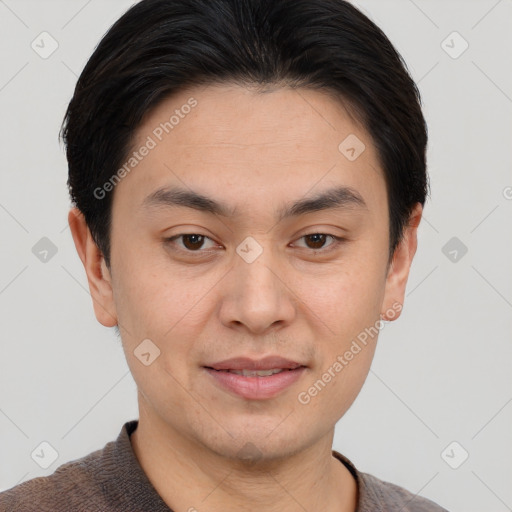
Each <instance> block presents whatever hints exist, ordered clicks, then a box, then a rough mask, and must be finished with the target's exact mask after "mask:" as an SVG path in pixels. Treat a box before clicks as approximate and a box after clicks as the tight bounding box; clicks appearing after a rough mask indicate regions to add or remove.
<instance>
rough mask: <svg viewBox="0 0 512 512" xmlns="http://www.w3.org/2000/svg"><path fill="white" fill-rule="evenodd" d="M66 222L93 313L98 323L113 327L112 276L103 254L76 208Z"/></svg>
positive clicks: (115, 319)
mask: <svg viewBox="0 0 512 512" xmlns="http://www.w3.org/2000/svg"><path fill="white" fill-rule="evenodd" d="M68 223H69V227H70V229H71V234H72V235H73V241H74V242H75V247H76V250H77V252H78V256H79V257H80V259H81V260H82V264H83V266H84V269H85V273H86V274H87V280H88V281H89V290H90V292H91V297H92V303H93V306H94V314H95V315H96V318H97V320H98V322H99V323H100V324H102V325H104V326H105V327H114V326H115V325H117V314H116V309H115V303H114V294H113V292H112V277H111V275H110V271H109V270H108V268H107V265H106V263H105V259H104V257H103V254H102V252H101V251H100V249H99V248H98V246H97V245H96V242H95V241H94V239H93V237H92V235H91V232H90V230H89V227H88V226H87V224H86V222H85V218H84V216H83V214H82V212H81V211H80V210H78V208H72V209H71V210H70V211H69V214H68Z"/></svg>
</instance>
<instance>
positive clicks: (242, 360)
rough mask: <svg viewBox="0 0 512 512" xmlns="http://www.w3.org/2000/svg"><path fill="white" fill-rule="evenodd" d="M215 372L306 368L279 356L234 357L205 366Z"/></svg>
mask: <svg viewBox="0 0 512 512" xmlns="http://www.w3.org/2000/svg"><path fill="white" fill-rule="evenodd" d="M204 366H205V367H206V368H213V369H214V370H271V369H273V368H283V369H291V370H294V369H295V368H299V367H300V366H304V365H303V364H301V363H298V362H296V361H292V360H291V359H285V358H284V357H279V356H267V357H264V358H262V359H251V358H250V357H233V358H231V359H226V360H224V361H219V362H217V363H211V364H208V365H204Z"/></svg>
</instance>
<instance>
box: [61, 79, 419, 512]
mask: <svg viewBox="0 0 512 512" xmlns="http://www.w3.org/2000/svg"><path fill="white" fill-rule="evenodd" d="M190 97H194V98H195V99H196V100H197V102H198V104H197V106H196V107H195V108H194V109H192V110H191V112H190V113H189V114H188V115H187V116H185V117H184V118H183V119H181V120H180V123H179V124H178V125H177V126H175V128H174V129H173V130H172V131H171V132H170V133H169V134H167V135H165V137H164V138H163V140H162V141H161V142H159V143H158V145H157V146H156V147H155V148H154V149H152V150H151V151H150V152H149V154H148V155H147V156H146V157H145V158H144V159H143V160H142V161H141V162H140V163H139V164H138V165H137V167H136V168H135V169H134V170H133V171H132V172H131V173H129V174H128V175H127V176H126V177H124V178H123V179H122V180H121V182H120V183H119V184H118V185H117V186H116V188H115V193H114V201H113V210H112V232H111V247H112V252H111V268H110V269H109V268H107V266H106V265H105V261H104V259H103V256H102V254H101V252H100V251H99V250H98V248H97V246H96V244H95V243H94V241H93V239H92V237H91V234H90V232H89V230H88V228H87V226H86V224H85V222H84V219H83V216H82V215H81V214H80V212H79V211H78V210H76V209H72V210H71V211H70V213H69V224H70V227H71V231H72V234H73V238H74V241H75V245H76V248H77V251H78V254H79V256H80V258H81V260H82V262H83V265H84V267H85V270H86V273H87V277H88V281H89V287H90V291H91V295H92V298H93V304H94V310H95V314H96V317H97V319H98V321H99V322H100V323H101V324H103V325H105V326H108V327H111V326H115V325H118V326H119V329H120V333H121V336H122V342H123V347H124V350H125V354H126V358H127V362H128V365H129V367H130V370H131V372H132V374H133V377H134V379H135V382H136V383H137V386H138V403H139V412H140V418H139V425H138V428H137V429H136V431H135V432H134V433H133V434H132V436H131V442H132V446H133V448H134V451H135V454H136V456H137V458H138V460H139V462H140V464H141V466H142V468H143V469H144V471H145V472H146V474H147V475H148V478H149V479H150V481H151V482H152V484H153V486H154V487H155V488H156V490H157V491H158V493H159V494H160V496H161V497H162V499H163V500H164V501H165V502H166V503H167V504H168V505H169V507H171V508H172V509H173V510H176V511H187V510H193V509H192V508H191V507H194V508H195V509H197V510H199V511H201V510H208V511H209V512H217V511H225V510H265V511H274V510H275V511H277V510H279V511H280V512H283V511H284V512H286V511H292V510H293V511H296V510H298V509H302V508H301V507H303V508H304V509H305V510H326V511H331V510H332V511H335V510H336V511H338V512H339V511H340V510H341V511H354V510H355V508H356V503H357V501H356V500H357V485H356V482H355V480H354V479H353V477H352V476H351V474H350V473H349V472H348V470H347V469H346V468H345V466H344V465H343V464H341V463H340V462H339V461H338V460H337V459H335V458H334V457H333V456H332V453H331V449H332V442H333V435H334V427H335V424H336V422H337V421H338V420H339V419H340V418H341V417H342V416H343V415H344V413H345V412H346V411H347V410H348V408H349V407H350V406H351V404H352V403H353V401H354V399H355V398H356V396H357V394H358V393H359V391H360V389H361V387H362V385H363V383H364V381H365V379H366V377H367V374H368V372H369V369H370V364H371V361H372V358H373V355H374V351H375V345H376V341H377V336H374V337H373V338H372V339H370V340H369V342H368V344H367V345H366V346H365V347H364V348H363V349H362V350H361V351H360V352H359V353H358V354H357V355H356V356H354V358H353V359H352V360H351V361H350V362H349V363H348V364H347V366H345V367H344V368H343V370H342V371H341V372H339V373H336V376H335V377H334V378H332V379H331V381H330V382H329V383H328V384H327V385H326V386H325V388H324V389H322V390H321V391H320V392H319V393H318V394H317V395H316V396H315V397H314V398H312V399H311V401H310V402H309V403H308V404H306V405H305V404H301V403H300V402H299V401H298V399H297V397H298V394H299V393H300V392H303V391H307V390H308V388H310V387H311V385H312V384H313V383H314V382H315V381H317V380H318V379H319V378H321V376H322V374H323V373H324V372H325V371H327V369H328V368H329V367H332V365H333V363H334V362H335V361H336V358H337V356H339V355H343V354H344V353H345V351H346V350H348V349H349V348H350V345H351V343H352V341H353V340H354V339H355V338H356V336H357V335H358V334H359V333H360V332H362V331H364V329H365V328H368V327H370V326H373V325H375V323H376V322H377V321H378V320H379V318H381V317H382V318H384V319H388V320H394V319H396V318H398V317H399V315H400V311H399V310H398V311H396V305H397V304H398V305H401V304H402V303H403V300H404V293H405V287H406V282H407V279H408V275H409V270H410V265H411V262H412V259H413V256H414V254H415V251H416V246H417V228H418V224H419V222H420V219H421V214H422V209H421V205H419V204H417V205H416V206H415V208H414V210H413V213H412V215H411V218H410V221H409V224H408V226H407V228H406V230H405V232H404V237H403V240H402V242H401V243H400V245H399V247H398V248H397V250H396V251H395V254H394V257H393V261H392V263H391V264H390V265H388V263H389V262H388V246H389V239H388V232H389V218H388V202H387V194H386V186H385V181H384V174H383V172H382V169H381V168H380V164H379V160H378V156H377V153H376V150H375V147H374V144H373V142H372V140H371V138H370V136H369V134H368V133H367V132H366V130H365V129H364V128H363V127H362V126H360V125H359V124H358V123H357V122H355V121H354V119H352V118H351V116H350V115H349V114H348V112H347V111H346V110H345V109H344V108H343V106H342V105H341V103H340V102H339V101H336V100H335V99H334V98H332V97H331V96H328V95H327V94H325V93H322V92H319V91H313V90H305V89H300V90H295V91H294V90H292V89H289V88H277V87H276V88H274V89H273V90H271V91H267V92H265V93H261V92H257V91H255V90H251V89H249V88H246V87H240V86H237V85H227V84H223V85H215V86H212V85H210V86H208V87H202V88H190V89H188V90H186V91H185V90H184V91H181V92H180V93H179V94H176V95H175V96H173V97H171V98H168V99H166V100H165V101H164V102H163V103H161V104H160V105H159V106H158V107H157V108H156V109H155V110H154V111H152V112H151V113H150V114H149V115H148V116H147V117H146V118H145V119H144V120H143V123H142V124H141V126H140V127H139V129H138V132H137V141H136V144H135V145H134V146H135V147H139V146H140V145H142V144H143V143H144V141H145V140H146V139H147V136H148V135H151V133H152V131H153V130H154V129H155V127H157V126H158V125H159V123H160V122H163V121H165V120H167V119H169V116H170V115H171V114H172V113H173V111H174V110H175V109H176V108H180V106H182V105H184V104H185V103H186V102H187V100H188V99H189V98H190ZM349 134H355V135H356V136H357V137H358V138H359V139H360V140H361V141H363V142H364V144H365V146H366V149H365V150H364V152H363V153H362V154H361V155H360V156H359V157H358V158H357V159H356V160H355V161H349V160H348V159H347V158H346V157H345V156H344V155H343V154H342V153H341V152H340V151H339V150H338V145H339V144H340V143H341V142H342V141H343V140H344V139H345V138H346V137H347V136H348V135H349ZM169 185H181V186H184V187H186V188H187V189H192V190H194V191H196V192H199V193H202V194H204V195H206V196H208V197H211V198H213V199H215V200H218V201H222V202H225V203H226V204H227V205H229V207H230V208H235V215H233V216H230V217H223V216H220V215H212V214H208V213H205V212H200V211H196V210H194V209H191V208H187V207H170V206H169V207H168V206H162V207H158V208H152V209H147V208H146V209H145V208H144V207H143V201H144V199H145V198H146V197H147V196H148V195H150V194H151V193H152V192H153V191H154V190H156V189H158V188H159V187H162V186H169ZM333 186H346V187H351V188H352V189H354V190H356V191H357V192H358V193H359V194H360V195H361V196H362V198H363V199H364V202H365V203H366V207H365V208H361V207H355V206H348V207H347V206H346V207H345V208H341V209H328V210H323V211H318V212H314V213H308V214H304V215H299V216H296V217H290V218H287V219H284V220H281V221H279V222H278V221H276V212H277V211H278V210H279V209H280V208H282V207H283V206H284V205H286V204H288V203H291V202H293V201H296V200H299V199H303V198H304V197H306V196H308V197H309V196H312V195H314V194H316V193H319V192H322V191H324V190H326V189H328V188H331V187H333ZM183 233H185V234H200V235H204V236H206V237H208V238H205V239H204V243H203V245H202V246H201V244H200V243H198V242H197V240H195V241H193V242H191V241H190V239H184V238H183V237H182V238H179V239H177V240H175V241H174V242H166V241H165V240H164V239H165V238H169V237H172V236H175V235H178V234H183ZM315 233H325V234H331V235H335V236H340V237H343V238H344V239H345V241H344V242H343V243H341V244H340V245H339V246H336V245H335V240H334V239H332V238H330V237H326V238H325V241H324V242H323V245H322V241H320V242H319V241H318V240H315V239H314V237H313V239H311V237H306V236H305V235H311V234H315ZM248 236H251V237H253V238H254V239H255V240H257V242H258V243H259V244H260V246H261V247H262V248H263V253H262V254H261V255H260V256H259V257H258V258H257V259H256V260H255V261H254V262H252V263H247V262H246V261H245V260H244V259H242V258H241V257H240V256H239V255H238V254H237V252H236V248H237V246H238V245H239V244H240V243H241V242H242V241H243V240H244V239H245V238H246V237H248ZM332 247H334V249H332ZM187 251H188V252H187ZM194 251H196V252H194ZM201 251H203V252H202V253H201ZM197 252H199V253H200V254H199V256H197V255H196V256H195V257H194V255H195V254H196V253H197ZM390 311H393V312H394V318H393V317H389V312H390ZM147 338H149V339H150V340H152V341H153V343H154V344H155V345H156V346H158V348H159V349H160V351H161V353H160V356H159V357H158V358H156V359H155V360H154V362H153V363H152V364H150V365H149V366H145V365H144V364H142V363H141V362H140V360H139V359H138V358H137V357H135V355H134V350H135V349H136V347H137V346H138V345H139V344H140V343H141V341H142V340H144V339H147ZM269 354H270V355H280V356H282V357H287V358H289V359H292V360H295V361H298V362H300V363H302V364H304V365H307V366H308V368H307V370H306V371H305V373H304V374H303V375H302V376H301V378H300V379H299V380H298V381H297V382H295V383H294V384H293V385H292V386H291V387H289V388H287V389H285V390H284V391H282V392H281V393H279V394H278V395H277V396H275V397H273V398H270V399H265V400H248V399H244V398H241V397H239V396H237V395H233V394H231V393H229V392H227V391H224V390H222V389H220V388H219V387H218V386H216V385H215V384H214V383H213V379H212V378H211V376H210V375H209V374H207V373H206V371H205V370H204V368H202V365H204V364H206V363H207V362H213V361H220V360H223V359H228V358H231V357H235V356H249V357H253V358H261V357H263V356H266V355H269ZM247 443H252V445H254V447H256V453H257V456H255V457H254V458H253V459H247V460H246V459H243V457H242V455H241V454H242V453H246V452H247V449H245V451H244V450H243V449H244V447H246V448H247V446H249V445H247Z"/></svg>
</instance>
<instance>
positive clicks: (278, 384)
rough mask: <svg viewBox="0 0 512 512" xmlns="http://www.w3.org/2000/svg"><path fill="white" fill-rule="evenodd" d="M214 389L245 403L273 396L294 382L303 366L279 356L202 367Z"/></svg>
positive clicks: (303, 370) (231, 360)
mask: <svg viewBox="0 0 512 512" xmlns="http://www.w3.org/2000/svg"><path fill="white" fill-rule="evenodd" d="M203 368H204V370H205V371H206V372H207V373H208V374H209V375H210V376H211V377H212V380H213V383H214V385H215V386H216V387H218V388H220V389H221V390H223V391H227V392H228V393H230V394H232V395H236V396H238V397H242V398H245V399H247V400H263V399H269V398H273V397H275V396H277V395H278V394H279V393H281V392H282V391H284V390H285V389H287V388H289V387H290V386H291V385H292V384H294V383H295V382H297V381H298V380H299V379H300V378H301V376H302V375H303V374H304V372H305V371H306V370H307V366H305V365H302V364H300V363H298V362H296V361H292V360H289V359H284V358H280V357H267V358H264V359H260V360H253V359H249V358H235V359H229V360H226V361H221V362H219V363H213V364H211V365H208V366H203Z"/></svg>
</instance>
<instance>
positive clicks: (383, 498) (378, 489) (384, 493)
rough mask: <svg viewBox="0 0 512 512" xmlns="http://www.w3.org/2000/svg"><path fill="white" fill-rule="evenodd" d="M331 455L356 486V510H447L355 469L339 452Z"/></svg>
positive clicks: (359, 511) (388, 511)
mask: <svg viewBox="0 0 512 512" xmlns="http://www.w3.org/2000/svg"><path fill="white" fill-rule="evenodd" d="M333 455H334V457H336V458H337V459H339V460H340V461H341V462H342V463H343V464H345V466H346V467H347V469H348V470H349V471H350V472H351V473H352V475H353V476H354V478H355V479H356V481H357V486H358V494H359V497H358V506H357V512H374V511H375V510H380V511H382V512H392V511H396V510H400V511H401V512H448V511H447V510H446V509H444V508H443V507H441V506H440V505H438V504H437V503H434V502H433V501H431V500H429V499H427V498H424V497H422V496H419V495H417V494H413V493H412V492H410V491H408V490H407V489H404V488H403V487H400V486H398V485H395V484H392V483H391V482H386V481H384V480H381V479H379V478H377V477H375V476H373V475H370V474H369V473H363V472H361V471H359V470H358V469H356V467H355V466H354V464H353V463H352V461H350V460H349V459H348V458H347V457H345V456H344V455H342V454H341V453H339V452H337V451H335V450H333Z"/></svg>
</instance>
